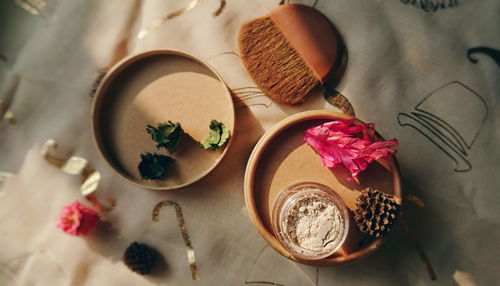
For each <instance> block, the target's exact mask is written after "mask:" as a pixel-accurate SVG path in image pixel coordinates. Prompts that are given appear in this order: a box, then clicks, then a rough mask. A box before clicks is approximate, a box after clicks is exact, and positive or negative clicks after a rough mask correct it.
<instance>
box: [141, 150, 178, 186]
mask: <svg viewBox="0 0 500 286" xmlns="http://www.w3.org/2000/svg"><path fill="white" fill-rule="evenodd" d="M174 161H175V160H174V159H173V158H172V157H169V156H165V155H160V154H156V153H143V154H141V162H140V163H139V166H138V169H139V173H140V174H141V178H142V179H143V180H160V179H163V177H165V174H166V173H167V171H168V169H169V168H170V165H172V163H173V162H174Z"/></svg>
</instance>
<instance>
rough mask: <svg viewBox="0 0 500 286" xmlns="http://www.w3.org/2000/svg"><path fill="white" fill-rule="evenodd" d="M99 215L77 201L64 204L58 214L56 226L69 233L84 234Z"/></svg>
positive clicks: (93, 224) (92, 225)
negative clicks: (67, 204)
mask: <svg viewBox="0 0 500 286" xmlns="http://www.w3.org/2000/svg"><path fill="white" fill-rule="evenodd" d="M98 220H99V216H98V215H97V213H96V212H95V211H94V210H92V209H89V208H88V207H86V206H84V205H82V204H80V202H79V201H75V202H73V203H72V204H71V205H69V206H65V207H64V208H63V210H62V211H61V213H60V214H59V219H58V220H57V227H59V228H60V229H62V230H63V231H64V232H66V233H68V234H71V235H86V234H87V233H89V231H90V230H91V229H92V228H93V227H94V226H95V224H96V223H97V221H98Z"/></svg>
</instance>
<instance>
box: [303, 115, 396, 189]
mask: <svg viewBox="0 0 500 286" xmlns="http://www.w3.org/2000/svg"><path fill="white" fill-rule="evenodd" d="M375 140H376V136H375V125H374V124H373V123H369V124H362V123H355V122H354V119H348V120H342V119H339V120H335V121H331V122H327V123H324V124H321V125H318V126H315V127H312V128H309V129H307V130H306V131H305V132H304V142H306V143H307V144H308V145H309V146H311V147H312V148H313V149H314V151H316V153H318V155H320V156H321V160H322V161H323V164H324V165H325V166H326V167H329V168H333V167H335V166H337V165H338V164H340V163H342V164H343V165H344V166H345V167H346V168H347V169H348V170H349V171H350V172H351V175H352V178H355V177H356V176H357V175H358V174H359V173H360V172H361V171H363V170H364V169H366V168H367V167H368V165H369V164H370V163H371V162H373V161H374V160H377V159H380V158H384V157H387V156H388V155H389V154H394V153H396V150H395V149H392V148H390V147H391V146H397V145H398V144H399V142H398V140H396V139H391V140H387V141H375ZM352 178H348V180H352Z"/></svg>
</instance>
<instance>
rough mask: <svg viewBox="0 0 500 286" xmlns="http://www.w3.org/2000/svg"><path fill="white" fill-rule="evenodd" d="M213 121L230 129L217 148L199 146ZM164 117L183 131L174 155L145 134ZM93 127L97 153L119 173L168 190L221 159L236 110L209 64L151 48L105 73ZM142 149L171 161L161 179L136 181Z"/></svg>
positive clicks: (202, 173)
mask: <svg viewBox="0 0 500 286" xmlns="http://www.w3.org/2000/svg"><path fill="white" fill-rule="evenodd" d="M212 119H216V120H218V121H220V122H222V123H224V125H226V126H227V127H228V128H229V129H230V130H231V138H230V140H229V142H228V143H227V145H226V146H225V147H223V148H222V149H221V150H218V151H211V150H204V149H202V148H200V144H199V142H201V141H202V140H203V139H204V138H206V137H207V136H208V133H209V124H210V121H211V120H212ZM168 120H171V121H173V122H179V123H180V124H181V126H182V128H183V130H184V132H185V133H186V134H187V135H188V136H184V137H183V138H182V141H181V143H180V145H179V147H178V149H177V151H176V152H175V153H174V154H168V152H167V151H165V150H158V149H157V148H156V142H154V141H153V140H152V139H151V136H150V135H149V134H148V133H147V132H146V126H147V125H148V124H150V125H153V126H157V125H158V124H159V123H162V122H166V121H168ZM92 129H93V130H92V132H93V135H94V139H95V142H96V144H97V147H98V149H99V151H100V153H101V154H102V156H103V157H104V158H105V159H106V161H107V162H108V163H109V164H110V165H111V167H112V168H113V169H114V170H116V171H117V172H118V174H120V176H121V177H123V178H124V179H125V180H127V181H128V182H130V183H132V184H135V185H137V186H140V187H143V188H147V189H153V190H172V189H178V188H181V187H184V186H187V185H189V184H192V183H194V182H196V181H198V180H200V179H201V178H203V177H204V176H205V175H207V174H208V173H209V172H210V171H211V170H212V169H214V168H215V166H217V164H218V163H219V162H220V161H221V160H222V158H223V157H224V155H225V154H226V152H227V150H228V149H229V147H230V145H231V142H232V138H233V137H234V130H235V111H234V106H233V100H232V97H231V94H230V93H229V90H228V89H227V87H226V85H225V84H224V81H223V80H222V78H221V77H220V76H219V75H218V74H217V72H216V71H215V70H214V69H212V68H211V67H210V66H209V65H208V64H206V63H204V62H203V61H202V60H200V59H198V58H195V57H193V56H190V55H188V54H185V53H182V52H178V51H169V50H154V51H148V52H145V53H141V54H137V55H134V56H131V57H128V58H126V59H124V60H122V61H121V62H119V63H118V64H116V65H115V66H114V67H113V68H111V70H110V71H109V72H108V73H107V75H106V76H105V77H104V79H103V80H102V82H101V84H100V86H99V88H98V89H97V92H96V98H95V101H94V104H93V107H92ZM145 152H151V153H152V152H156V153H160V154H164V155H169V156H171V157H173V158H174V159H175V162H174V164H173V165H172V167H171V169H170V170H169V171H168V173H167V174H166V176H165V178H164V179H162V180H155V181H149V180H142V179H141V177H140V174H139V171H138V169H137V166H138V164H139V162H140V154H141V153H145Z"/></svg>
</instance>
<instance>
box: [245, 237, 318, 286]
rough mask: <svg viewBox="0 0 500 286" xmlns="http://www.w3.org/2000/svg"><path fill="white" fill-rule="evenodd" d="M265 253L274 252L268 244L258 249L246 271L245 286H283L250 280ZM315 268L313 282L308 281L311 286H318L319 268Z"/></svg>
mask: <svg viewBox="0 0 500 286" xmlns="http://www.w3.org/2000/svg"><path fill="white" fill-rule="evenodd" d="M266 251H272V252H274V250H273V249H271V248H270V246H269V244H266V245H264V246H263V247H262V248H261V249H260V251H259V253H258V254H257V256H256V257H255V259H254V260H253V262H252V265H251V266H250V268H249V270H248V273H247V275H246V278H245V281H244V284H245V285H249V284H250V285H251V284H256V285H273V286H285V284H282V283H278V282H274V281H268V280H260V279H259V280H250V276H251V274H252V272H253V271H254V269H255V267H256V266H257V265H258V264H259V263H258V262H259V260H260V259H261V257H262V256H263V254H264V252H266ZM276 254H277V253H276ZM277 255H278V254H277ZM281 258H282V257H281ZM290 263H294V262H291V261H290ZM315 268H316V270H315V274H314V275H315V278H314V279H313V280H310V282H312V283H313V286H318V285H319V284H318V283H319V267H317V266H316V267H315ZM297 285H303V284H297Z"/></svg>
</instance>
